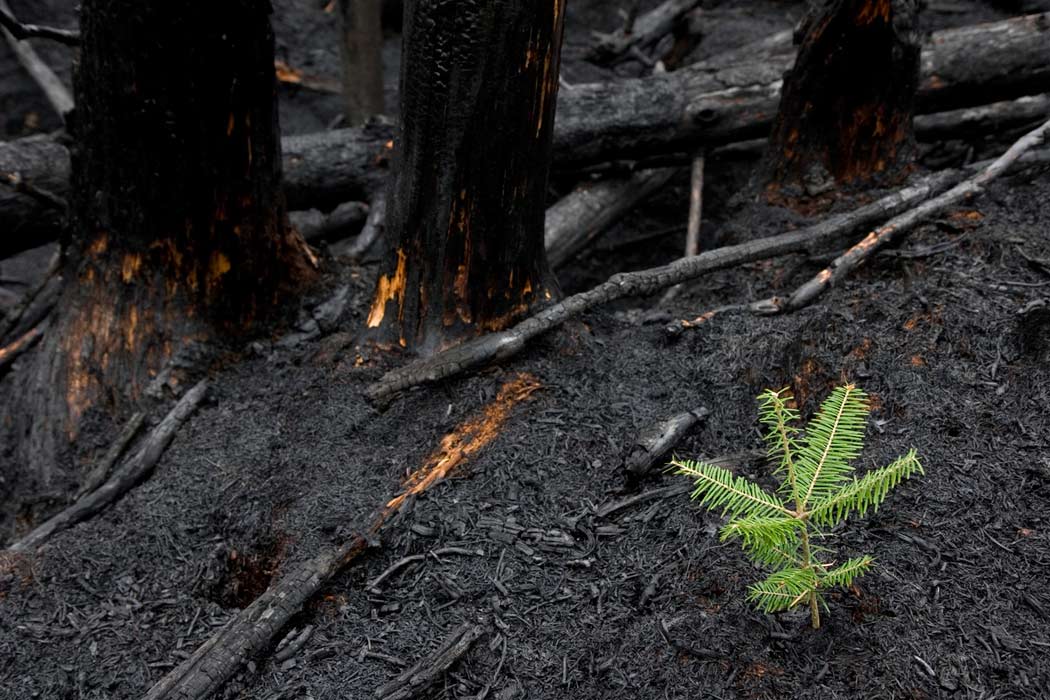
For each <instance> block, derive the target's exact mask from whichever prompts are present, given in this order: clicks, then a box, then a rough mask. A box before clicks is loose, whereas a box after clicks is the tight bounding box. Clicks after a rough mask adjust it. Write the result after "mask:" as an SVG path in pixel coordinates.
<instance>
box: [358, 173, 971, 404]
mask: <svg viewBox="0 0 1050 700" xmlns="http://www.w3.org/2000/svg"><path fill="white" fill-rule="evenodd" d="M964 176H965V175H964V173H963V172H962V171H954V170H951V171H945V172H941V173H937V174H935V175H930V176H927V177H924V178H922V179H920V180H919V181H918V182H917V183H915V184H913V185H911V186H909V187H905V188H903V189H901V190H899V191H898V192H896V193H894V194H891V195H888V196H886V197H883V198H882V199H880V200H878V201H876V202H873V203H871V204H868V205H866V206H864V207H861V208H859V209H856V210H854V211H852V212H848V213H845V214H839V215H837V216H833V217H830V218H828V219H826V220H825V221H822V222H820V223H819V224H816V225H814V226H810V227H807V228H804V229H801V230H798V231H792V232H790V233H783V234H780V235H778V236H770V237H768V238H763V239H759V240H755V241H748V242H747V243H741V244H738V245H734V246H726V247H723V248H718V249H715V250H711V251H707V252H704V253H701V254H700V255H697V256H695V257H691V258H682V259H680V260H676V261H675V262H673V263H670V264H669V265H662V266H660V267H654V268H649V269H647V270H639V271H637V272H628V273H621V274H617V275H613V276H612V277H610V278H609V280H608V281H607V282H604V283H602V284H600V285H598V286H597V287H595V288H593V289H590V290H588V291H586V292H581V293H579V294H575V295H573V296H571V297H568V298H567V299H564V300H562V301H561V302H558V303H557V304H554V305H553V306H549V307H547V308H546V309H544V310H542V311H540V312H539V313H537V314H536V315H534V316H532V317H530V318H527V319H525V320H524V321H522V322H520V323H518V324H517V325H516V326H513V327H512V328H508V329H507V330H504V331H500V332H497V333H491V334H489V335H485V336H481V337H480V338H476V339H473V340H469V341H466V342H464V343H462V344H460V345H456V346H454V347H452V348H449V349H448V350H444V351H442V352H439V353H437V354H435V355H433V356H431V357H429V358H425V359H420V360H416V361H414V362H411V363H409V364H407V365H405V366H404V367H400V368H398V369H395V370H392V371H390V372H387V373H386V374H385V375H383V377H381V378H380V379H379V381H377V382H375V383H374V384H372V385H370V386H369V387H368V388H367V389H366V390H365V396H366V398H367V399H368V400H369V401H370V402H372V403H373V404H374V405H377V406H379V407H382V406H385V405H386V404H388V403H389V402H390V401H391V400H392V399H393V398H394V397H395V396H396V395H397V394H398V393H400V392H402V391H404V390H405V389H409V388H411V387H414V386H419V385H422V384H428V383H433V382H438V381H441V380H442V379H447V378H449V377H452V376H455V375H458V374H461V373H463V372H466V371H468V370H471V369H473V368H475V367H479V366H482V365H484V364H487V363H489V362H493V361H499V360H504V359H507V358H508V357H511V356H513V355H516V354H517V353H518V352H520V351H521V350H522V349H524V347H525V345H526V343H528V341H530V340H532V339H533V338H536V337H537V336H540V335H542V334H544V333H546V332H547V331H550V330H552V329H554V328H556V327H558V326H559V325H561V324H562V323H564V322H565V321H568V320H569V319H572V318H575V317H577V316H579V315H580V314H582V313H584V312H586V311H588V310H590V309H593V308H595V307H597V306H601V305H602V304H606V303H609V302H611V301H614V300H616V299H623V298H624V297H631V296H644V295H648V294H653V293H654V292H658V291H660V290H663V289H666V288H668V287H671V286H673V285H676V284H679V283H681V282H686V281H689V280H692V279H696V278H697V277H700V276H702V275H704V274H706V273H708V272H714V271H715V270H723V269H726V268H730V267H735V266H738V265H742V264H744V263H748V262H754V261H756V260H765V259H768V258H773V257H777V256H779V255H785V254H787V253H799V252H804V251H810V250H819V247H820V246H821V245H824V244H827V243H829V242H832V241H837V240H839V239H840V238H842V237H844V236H846V235H848V234H849V233H850V232H852V231H854V230H856V229H858V228H863V227H867V226H870V225H873V224H875V223H877V222H879V221H885V220H886V219H887V218H888V217H891V216H896V215H897V214H899V213H901V212H903V211H907V210H908V209H911V208H912V207H914V206H915V205H916V204H917V203H919V202H922V201H925V200H927V199H929V198H931V197H933V196H936V195H937V194H939V193H940V192H943V191H944V190H946V189H947V188H949V187H951V186H952V185H954V184H955V183H957V182H959V181H960V180H962V179H963V177H964Z"/></svg>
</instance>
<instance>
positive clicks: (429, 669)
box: [375, 622, 485, 700]
mask: <svg viewBox="0 0 1050 700" xmlns="http://www.w3.org/2000/svg"><path fill="white" fill-rule="evenodd" d="M484 634H485V627H484V626H482V625H472V624H471V623H469V622H465V623H463V624H462V625H460V626H459V627H457V628H456V629H455V630H453V632H452V634H450V635H449V636H448V637H447V638H446V639H445V641H444V642H442V644H441V646H440V647H438V649H437V651H435V652H434V653H433V654H431V655H430V656H428V657H425V658H423V659H420V660H419V661H418V662H416V664H415V665H414V666H412V667H411V668H409V669H408V670H406V671H405V672H404V673H402V674H401V675H400V676H398V677H397V678H395V679H394V680H392V681H390V682H389V683H387V684H386V685H383V686H381V687H380V688H379V689H378V690H376V692H375V697H376V698H379V700H408V698H411V697H414V696H416V695H418V694H419V693H421V692H423V691H424V690H426V689H427V688H429V687H430V686H431V685H432V684H433V683H434V682H435V681H437V680H438V679H439V678H440V677H441V675H442V674H443V673H445V672H446V671H448V669H450V668H452V665H453V664H455V663H456V662H457V661H458V660H459V659H460V657H462V656H463V655H464V654H466V653H467V652H468V651H469V650H470V647H471V646H473V645H474V642H476V641H478V639H480V638H481V637H482V635H484Z"/></svg>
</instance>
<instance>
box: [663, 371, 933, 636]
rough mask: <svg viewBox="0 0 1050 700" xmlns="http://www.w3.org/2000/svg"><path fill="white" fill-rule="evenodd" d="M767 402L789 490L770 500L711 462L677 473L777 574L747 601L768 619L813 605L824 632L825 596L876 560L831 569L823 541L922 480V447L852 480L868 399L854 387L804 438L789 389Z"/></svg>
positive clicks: (727, 531) (683, 464)
mask: <svg viewBox="0 0 1050 700" xmlns="http://www.w3.org/2000/svg"><path fill="white" fill-rule="evenodd" d="M758 400H759V418H760V420H761V422H762V423H763V424H764V425H765V426H766V428H767V430H766V432H765V435H764V437H765V441H766V444H767V445H768V446H769V456H770V458H771V459H772V461H773V463H774V464H775V465H776V466H775V470H774V473H775V474H776V476H777V477H778V478H779V479H780V481H781V484H780V487H779V488H778V489H777V492H776V493H775V494H774V493H769V492H768V491H766V490H764V489H762V488H761V487H760V486H759V485H758V484H755V483H753V482H751V481H748V480H747V479H745V478H742V477H738V476H734V475H733V473H732V472H730V471H728V470H726V469H722V468H719V467H716V466H713V465H711V464H706V463H704V462H691V461H679V460H674V461H673V462H672V463H671V466H673V467H674V468H675V469H676V471H677V473H679V474H683V475H685V476H688V477H691V478H693V479H695V480H696V489H695V490H694V491H693V499H694V500H696V501H699V502H700V504H701V505H703V506H705V507H707V508H708V509H711V510H717V509H721V511H722V515H728V516H730V520H729V522H728V523H727V524H726V525H725V526H724V527H723V528H722V530H721V539H722V541H723V542H724V541H726V540H730V539H739V540H740V543H741V545H742V546H743V548H744V551H745V552H746V553H747V555H748V556H750V557H751V558H752V559H753V560H754V561H755V562H756V563H758V564H761V565H763V566H766V567H770V568H772V569H773V570H774V571H773V573H772V574H770V575H769V577H768V578H766V580H764V581H762V582H761V583H756V584H755V585H753V586H751V588H750V591H749V593H748V600H750V601H752V602H753V603H755V604H756V605H757V606H758V607H759V608H761V609H762V610H763V611H765V612H767V613H773V612H778V611H781V610H789V609H791V608H794V607H795V606H797V605H801V604H804V603H805V604H808V605H809V610H810V621H811V622H812V624H813V628H814V629H817V628H819V627H820V606H821V605H823V606H824V607H825V609H826V608H827V604H826V603H824V599H823V595H822V594H823V592H824V591H827V590H828V589H830V588H834V587H836V586H849V585H850V584H851V583H852V582H853V580H854V579H855V578H857V577H858V576H860V575H861V574H863V573H865V572H867V571H868V570H869V569H870V568H871V565H872V563H873V562H874V559H872V557H870V556H867V555H865V556H862V557H857V558H855V559H849V560H847V561H845V562H843V563H841V564H838V565H837V566H836V565H835V564H834V563H833V562H825V561H824V558H825V557H826V556H827V554H828V550H826V549H824V548H822V547H817V546H816V545H815V544H814V538H815V536H818V535H820V529H821V528H830V527H832V526H834V525H837V524H838V523H840V522H842V521H843V520H845V519H846V518H847V517H849V516H850V515H852V514H853V513H857V514H859V515H861V516H863V515H865V514H866V513H867V512H868V510H869V509H871V510H877V509H878V507H879V504H880V503H882V501H883V500H885V498H886V496H887V495H888V494H889V492H890V489H892V488H893V487H895V486H896V485H897V484H899V483H900V482H901V481H902V480H903V479H907V478H910V477H911V476H913V475H915V474H922V473H923V472H922V465H920V464H919V460H918V458H917V457H916V454H915V450H914V449H913V450H911V451H909V452H908V453H907V454H906V455H904V456H903V457H900V458H898V459H897V460H895V461H894V462H893V463H891V464H890V465H888V466H885V467H882V468H880V469H874V470H872V471H870V472H868V473H867V474H865V475H864V476H862V477H861V478H859V479H858V478H856V477H855V476H854V475H853V467H852V466H851V465H850V463H851V462H853V460H855V459H856V458H857V457H858V456H860V452H861V449H862V447H863V444H864V428H865V425H866V423H867V420H868V412H869V408H868V401H867V396H866V395H865V394H864V392H863V391H862V390H861V389H859V388H858V387H856V386H854V385H852V384H847V385H846V386H840V387H838V388H836V389H835V390H834V391H832V393H831V396H829V397H828V398H827V399H826V400H825V401H824V403H823V404H822V405H821V407H820V410H819V412H818V413H817V415H816V416H815V417H814V418H813V420H812V421H811V422H810V423H809V425H808V426H807V427H806V430H805V431H804V432H803V431H802V430H801V429H800V428H799V427H797V423H798V419H799V413H798V411H797V410H796V409H795V408H792V404H793V403H794V401H793V398H792V396H791V395H790V394H789V393H788V392H787V390H786V389H783V390H781V391H772V390H767V391H766V392H764V393H763V394H762V395H761V396H759V397H758Z"/></svg>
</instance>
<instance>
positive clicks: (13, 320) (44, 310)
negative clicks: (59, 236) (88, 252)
mask: <svg viewBox="0 0 1050 700" xmlns="http://www.w3.org/2000/svg"><path fill="white" fill-rule="evenodd" d="M60 262H61V260H60V256H59V254H58V253H57V252H56V253H55V254H54V255H52V256H51V260H50V262H49V263H48V266H47V272H45V273H44V278H43V279H42V280H40V283H39V284H38V285H37V286H36V287H34V288H33V289H32V290H30V291H29V292H27V293H26V295H25V296H24V297H22V300H21V302H19V303H18V305H17V306H15V307H14V308H13V309H11V310H10V311H8V313H7V316H6V317H5V318H4V320H3V323H2V324H0V343H5V344H10V343H12V342H14V339H15V338H17V337H19V336H22V335H24V334H25V333H27V332H28V331H29V330H30V329H31V328H33V327H34V326H37V325H39V324H40V322H41V321H43V320H44V319H45V318H47V315H48V314H49V313H51V309H52V308H54V306H55V303H56V302H57V301H58V295H59V293H60V292H61V291H62V276H61V275H60V274H59V268H60Z"/></svg>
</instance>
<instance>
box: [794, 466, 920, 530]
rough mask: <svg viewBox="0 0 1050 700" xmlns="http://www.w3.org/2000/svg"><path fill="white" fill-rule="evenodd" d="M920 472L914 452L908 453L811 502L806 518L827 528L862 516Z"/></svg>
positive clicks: (874, 508)
mask: <svg viewBox="0 0 1050 700" xmlns="http://www.w3.org/2000/svg"><path fill="white" fill-rule="evenodd" d="M922 473H923V470H922V465H921V464H919V458H918V457H917V456H916V454H915V450H910V451H909V452H908V454H906V455H904V456H903V457H899V458H898V459H896V460H895V461H894V462H893V463H892V464H890V465H888V466H885V467H882V468H880V469H875V470H873V471H870V472H868V473H867V474H865V475H864V476H862V477H861V478H860V479H853V481H852V482H851V483H849V484H847V485H846V486H844V487H843V488H841V489H839V491H838V492H837V493H834V494H831V495H829V496H827V497H826V498H825V499H824V500H822V501H819V502H817V503H814V504H813V508H812V509H811V510H810V515H809V518H810V520H811V521H812V522H814V523H816V524H817V525H821V526H824V527H830V526H832V525H835V524H836V523H840V522H842V521H843V520H845V519H846V518H848V517H849V516H850V515H852V514H853V513H858V514H859V515H860V516H861V517H864V516H865V515H867V514H868V510H869V509H870V510H878V509H879V504H881V503H882V502H883V501H884V500H886V497H887V496H888V495H889V493H890V490H891V489H893V488H894V487H895V486H896V485H897V484H899V483H900V482H901V481H903V480H904V479H910V478H911V477H912V476H914V475H915V474H922Z"/></svg>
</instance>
